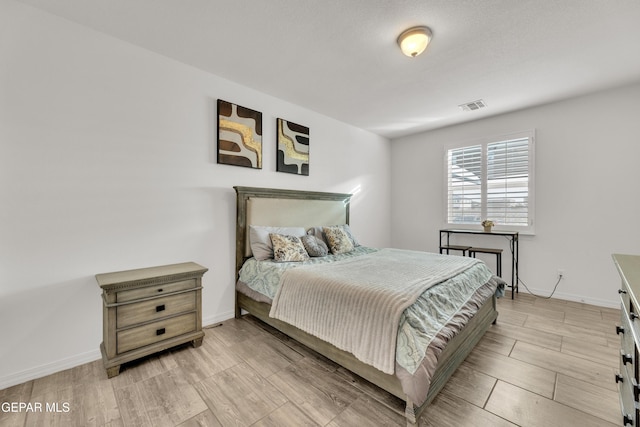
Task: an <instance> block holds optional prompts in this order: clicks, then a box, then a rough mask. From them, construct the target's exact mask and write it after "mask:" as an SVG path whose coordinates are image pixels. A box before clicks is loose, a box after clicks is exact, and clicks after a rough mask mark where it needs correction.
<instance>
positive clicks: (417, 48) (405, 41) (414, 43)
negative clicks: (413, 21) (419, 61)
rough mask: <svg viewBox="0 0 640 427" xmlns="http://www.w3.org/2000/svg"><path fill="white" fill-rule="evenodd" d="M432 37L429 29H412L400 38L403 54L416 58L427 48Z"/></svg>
mask: <svg viewBox="0 0 640 427" xmlns="http://www.w3.org/2000/svg"><path fill="white" fill-rule="evenodd" d="M431 36H432V34H431V30H430V29H429V27H412V28H409V29H408V30H406V31H404V32H403V33H402V34H400V35H399V36H398V46H400V50H402V53H404V54H405V55H407V56H410V57H412V58H415V57H416V56H418V55H420V54H421V53H422V52H424V50H425V49H426V48H427V45H428V44H429V42H430V41H431Z"/></svg>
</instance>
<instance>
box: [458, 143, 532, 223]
mask: <svg viewBox="0 0 640 427" xmlns="http://www.w3.org/2000/svg"><path fill="white" fill-rule="evenodd" d="M533 143H534V141H533V132H527V133H526V134H518V135H512V136H511V137H508V138H504V139H502V138H499V139H497V140H496V139H494V140H489V141H483V142H480V143H476V144H471V145H465V146H455V147H451V148H448V149H446V155H445V162H446V168H445V170H446V171H447V176H446V180H445V181H446V189H445V191H446V199H447V201H446V206H447V209H446V218H445V220H446V223H447V224H449V225H460V224H473V225H476V226H479V224H480V222H481V221H482V220H484V219H491V220H493V221H494V222H495V223H496V228H497V229H500V228H504V229H515V230H520V231H525V232H526V231H530V232H533V200H534V198H533V153H534V150H533Z"/></svg>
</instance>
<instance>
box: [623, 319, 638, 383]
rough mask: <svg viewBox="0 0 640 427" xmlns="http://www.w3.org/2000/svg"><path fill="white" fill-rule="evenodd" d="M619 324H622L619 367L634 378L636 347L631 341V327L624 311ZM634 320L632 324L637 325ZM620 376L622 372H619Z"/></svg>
mask: <svg viewBox="0 0 640 427" xmlns="http://www.w3.org/2000/svg"><path fill="white" fill-rule="evenodd" d="M620 322H621V324H622V334H621V349H620V367H623V366H624V367H626V368H627V369H628V370H629V374H630V375H632V376H634V377H635V372H636V363H637V360H636V346H635V341H634V340H633V331H632V330H631V328H632V326H631V324H630V321H629V317H628V315H627V313H625V312H624V311H623V312H621V314H620ZM637 322H638V321H637V320H636V321H635V322H634V323H637ZM620 373H621V374H622V372H620Z"/></svg>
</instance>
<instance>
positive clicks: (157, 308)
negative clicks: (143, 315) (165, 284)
mask: <svg viewBox="0 0 640 427" xmlns="http://www.w3.org/2000/svg"><path fill="white" fill-rule="evenodd" d="M161 311H164V304H162V305H159V306H156V313H159V312H161Z"/></svg>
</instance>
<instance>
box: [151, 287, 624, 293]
mask: <svg viewBox="0 0 640 427" xmlns="http://www.w3.org/2000/svg"><path fill="white" fill-rule="evenodd" d="M163 290H164V289H162V288H158V292H162V291H163ZM621 290H622V289H620V291H621ZM620 291H618V292H620Z"/></svg>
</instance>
